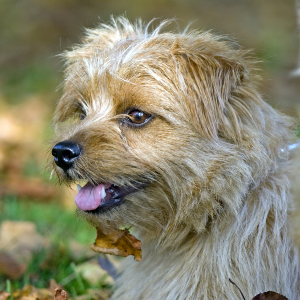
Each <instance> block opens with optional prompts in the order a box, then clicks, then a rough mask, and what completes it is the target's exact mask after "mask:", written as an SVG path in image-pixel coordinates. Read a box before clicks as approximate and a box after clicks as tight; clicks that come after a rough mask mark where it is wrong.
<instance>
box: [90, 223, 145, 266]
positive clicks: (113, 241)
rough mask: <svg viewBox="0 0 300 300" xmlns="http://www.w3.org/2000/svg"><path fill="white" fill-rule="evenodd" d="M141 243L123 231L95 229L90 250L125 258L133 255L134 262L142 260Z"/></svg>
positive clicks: (126, 231) (127, 231) (126, 230)
mask: <svg viewBox="0 0 300 300" xmlns="http://www.w3.org/2000/svg"><path fill="white" fill-rule="evenodd" d="M141 246H142V242H141V241H140V240H138V239H137V238H136V237H135V236H133V235H132V234H130V233H129V230H128V229H125V230H120V229H116V230H105V229H100V228H97V237H96V241H95V243H94V244H92V245H91V249H92V250H94V251H95V252H99V253H105V254H112V255H117V256H124V257H127V256H128V255H133V256H134V259H135V260H136V261H141V260H142V250H141Z"/></svg>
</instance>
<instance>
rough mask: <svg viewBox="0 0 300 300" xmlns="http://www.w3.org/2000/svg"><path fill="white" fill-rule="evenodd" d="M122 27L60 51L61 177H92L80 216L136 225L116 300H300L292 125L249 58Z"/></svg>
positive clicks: (189, 34)
mask: <svg viewBox="0 0 300 300" xmlns="http://www.w3.org/2000/svg"><path fill="white" fill-rule="evenodd" d="M167 24H168V22H162V23H161V24H160V25H159V26H158V27H157V28H155V29H154V30H153V31H151V32H149V31H148V26H143V25H142V23H141V22H137V23H136V24H131V23H130V22H129V21H128V20H127V19H125V18H122V17H121V18H118V19H116V20H113V21H112V23H111V24H110V25H105V24H103V25H100V26H99V27H97V28H96V29H89V30H87V31H86V35H85V37H84V38H83V41H82V44H81V45H78V46H76V47H74V48H73V49H72V50H71V51H68V52H66V53H65V54H64V58H65V60H66V69H65V81H64V94H63V96H62V98H61V99H60V101H59V103H58V105H57V108H56V112H55V116H54V123H55V128H56V133H57V139H56V140H55V142H54V143H53V146H54V145H55V146H54V148H53V149H52V153H53V155H54V160H53V161H52V162H51V164H52V168H53V170H54V171H55V173H56V174H57V176H58V178H59V179H60V180H61V181H62V182H65V183H67V184H70V183H74V182H76V183H78V182H79V183H80V182H82V181H85V183H86V185H85V186H84V187H83V188H82V190H81V191H80V192H79V193H78V195H77V196H76V204H77V206H78V214H79V215H80V216H82V217H84V218H85V219H86V220H87V221H88V222H89V223H91V224H92V225H93V226H95V227H102V228H105V229H106V230H110V229H115V228H120V227H123V228H124V226H126V227H132V229H133V230H134V233H135V235H136V236H138V237H139V239H141V241H142V250H143V260H142V261H141V262H135V261H133V260H132V259H130V258H127V259H125V264H124V266H123V269H122V273H121V276H120V277H119V279H118V281H117V289H116V292H115V293H114V294H113V296H112V299H118V300H129V299H130V300H142V299H143V300H179V299H182V300H187V299H191V300H195V299H198V300H213V299H222V300H226V299H228V300H229V299H230V300H234V299H236V300H238V299H241V295H240V292H239V291H238V289H237V288H236V287H235V286H234V285H232V284H231V283H230V282H229V278H231V279H232V280H233V281H234V282H235V283H236V284H237V285H238V286H239V288H240V289H241V290H242V292H243V294H244V296H245V297H246V298H247V299H252V298H253V297H254V296H255V295H256V294H258V293H260V292H266V291H269V290H270V291H274V292H277V293H280V294H283V295H285V296H286V297H288V299H289V300H295V299H299V266H298V253H297V250H296V248H295V247H294V245H293V243H292V241H291V239H290V238H289V225H288V221H287V216H288V213H287V212H288V210H289V206H290V202H291V197H290V194H289V191H288V187H289V179H288V171H287V170H288V164H289V151H288V145H289V144H290V143H292V142H293V140H294V139H295V136H294V133H293V129H294V123H293V120H291V119H290V118H289V117H286V116H284V115H282V114H280V113H278V112H277V111H276V110H275V109H273V108H272V107H271V106H270V105H268V104H267V103H266V102H264V101H263V99H262V97H261V95H260V94H259V92H258V91H257V83H258V80H259V76H258V75H257V67H256V61H255V59H254V58H253V57H252V56H251V54H250V52H249V51H246V50H243V49H241V48H240V47H238V46H237V44H236V43H234V42H232V41H230V40H228V39H227V38H225V37H222V36H216V35H213V34H211V33H210V32H198V31H185V32H183V33H177V32H164V28H165V27H166V25H167Z"/></svg>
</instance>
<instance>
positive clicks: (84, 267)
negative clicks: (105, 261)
mask: <svg viewBox="0 0 300 300" xmlns="http://www.w3.org/2000/svg"><path fill="white" fill-rule="evenodd" d="M76 271H77V272H78V273H79V274H80V275H81V277H82V278H83V279H85V280H86V281H87V282H89V283H90V284H93V285H96V284H97V283H99V280H101V279H102V280H103V278H105V279H104V282H103V283H105V284H109V285H113V284H114V279H113V278H112V277H111V276H109V274H108V273H107V272H106V271H105V270H103V269H102V268H101V267H100V266H99V263H98V260H97V259H96V258H95V259H92V260H90V261H86V262H84V263H81V264H79V265H77V266H76ZM104 276H105V277H104Z"/></svg>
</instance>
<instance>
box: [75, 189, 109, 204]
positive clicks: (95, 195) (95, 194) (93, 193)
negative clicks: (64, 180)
mask: <svg viewBox="0 0 300 300" xmlns="http://www.w3.org/2000/svg"><path fill="white" fill-rule="evenodd" d="M109 186H110V184H99V185H97V186H94V185H92V184H91V183H87V184H86V185H85V186H84V187H82V188H81V189H80V191H79V192H78V194H77V195H76V196H75V203H76V205H77V207H78V208H80V209H81V210H94V209H96V208H97V207H98V206H99V205H101V190H102V187H104V189H105V188H108V187H109Z"/></svg>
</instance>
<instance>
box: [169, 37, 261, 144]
mask: <svg viewBox="0 0 300 300" xmlns="http://www.w3.org/2000/svg"><path fill="white" fill-rule="evenodd" d="M171 51H173V55H174V57H175V60H176V69H177V76H178V79H179V82H180V86H181V88H182V90H183V91H184V97H185V98H186V99H187V102H188V108H189V114H190V116H191V118H192V120H193V121H194V125H195V127H196V128H197V129H198V130H199V132H201V134H203V135H204V136H205V137H207V138H209V139H213V138H217V137H218V136H219V135H226V136H228V137H229V138H230V139H234V140H237V139H240V138H241V124H240V122H241V118H243V117H247V118H250V119H251V113H250V111H249V106H248V105H247V100H246V98H249V97H250V98H253V99H254V100H255V99H256V98H259V96H258V94H255V92H254V93H253V86H252V87H251V88H250V85H251V82H253V81H254V79H253V75H252V68H253V65H254V62H253V61H252V59H250V58H247V56H249V55H247V54H248V53H247V52H246V51H243V50H237V49H232V48H230V46H228V44H227V43H226V42H219V41H213V42H210V44H209V43H206V44H205V43H201V41H200V42H199V43H194V44H193V45H190V46H179V45H178V41H177V42H175V43H174V44H173V46H172V48H171ZM250 94H251V95H250ZM251 101H252V100H251ZM255 101H256V100H255ZM224 131H226V132H224Z"/></svg>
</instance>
